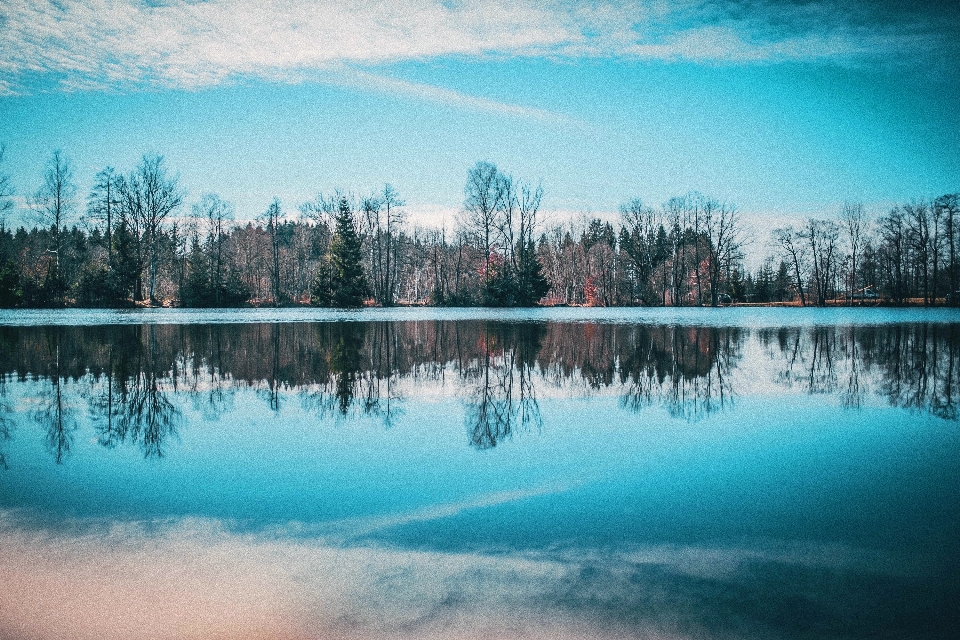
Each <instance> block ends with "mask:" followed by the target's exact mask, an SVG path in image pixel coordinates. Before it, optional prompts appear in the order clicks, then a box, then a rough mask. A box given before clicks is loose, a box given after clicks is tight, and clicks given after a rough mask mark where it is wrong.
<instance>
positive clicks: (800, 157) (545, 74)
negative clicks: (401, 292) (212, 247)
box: [0, 0, 960, 224]
mask: <svg viewBox="0 0 960 640" xmlns="http://www.w3.org/2000/svg"><path fill="white" fill-rule="evenodd" d="M864 4H867V5H868V6H866V7H864V6H861V4H860V3H854V2H822V1H817V0H814V1H812V2H803V3H799V2H786V1H783V2H771V1H755V2H635V1H628V2H615V3H594V4H590V3H582V2H581V3H572V2H547V1H539V2H524V1H522V0H515V1H513V2H505V1H499V0H479V1H475V2H468V1H464V2H435V1H432V0H410V1H408V2H393V3H382V2H357V3H349V4H348V3H324V4H316V3H310V2H305V1H303V0H285V1H280V0H277V1H275V2H263V1H261V0H256V1H255V0H241V1H236V2H227V1H216V0H215V1H209V2H202V1H190V2H176V1H158V2H128V1H124V0H83V1H81V0H60V1H59V2H56V3H47V2H42V1H37V0H4V2H3V4H2V5H0V143H3V144H6V148H7V153H6V159H5V163H4V166H3V167H0V170H2V171H4V172H5V173H7V174H9V175H10V176H11V181H12V183H13V186H14V188H15V189H16V192H17V201H18V203H19V204H21V205H23V206H26V203H27V198H28V197H29V195H30V194H32V193H33V192H35V191H36V189H37V188H38V186H39V184H40V181H41V176H42V172H43V167H44V164H45V163H46V162H47V160H48V159H49V158H50V155H51V154H52V153H53V151H54V150H55V149H62V150H63V151H64V153H65V154H66V155H67V156H68V157H69V158H70V159H71V160H72V162H73V163H74V165H75V167H76V182H77V184H78V186H79V194H80V195H81V196H82V195H83V194H85V193H86V192H87V191H88V190H89V187H90V185H91V184H92V179H93V175H94V174H95V173H96V171H98V170H99V169H101V168H102V167H104V166H106V165H108V164H109V165H112V166H114V167H116V168H117V169H119V170H121V171H123V172H127V171H129V170H130V169H131V168H132V167H133V166H134V165H135V164H136V162H137V161H138V159H139V157H140V156H141V155H142V154H143V153H147V152H157V153H160V154H162V155H163V156H164V157H165V158H166V160H167V162H168V164H169V166H170V168H171V169H172V170H173V171H174V172H176V173H179V174H180V179H181V184H182V185H183V187H185V188H186V189H187V191H188V197H187V199H186V202H187V204H188V205H189V204H190V203H191V202H195V201H198V200H199V199H200V197H201V196H202V195H203V194H204V193H208V192H216V193H218V194H220V195H221V197H223V198H225V199H227V200H230V201H232V202H233V203H234V205H235V207H236V211H237V216H238V218H241V219H243V218H252V217H255V216H256V215H258V214H259V213H260V212H262V211H263V210H264V209H266V207H267V205H268V204H269V203H270V201H271V200H272V198H273V197H274V196H275V195H276V196H279V197H280V199H281V201H282V202H283V204H284V207H285V209H286V210H287V211H289V212H295V210H296V207H297V206H298V205H299V204H300V203H302V202H304V201H306V200H309V199H312V198H313V197H314V196H315V195H316V193H317V192H320V191H323V192H329V191H332V190H333V189H335V188H340V189H344V190H348V191H353V192H357V193H367V192H370V191H372V190H374V189H377V188H378V187H382V185H383V184H384V183H385V182H390V183H391V184H393V185H394V187H396V188H397V189H398V190H399V191H400V193H401V195H402V196H403V198H404V199H405V200H406V202H407V208H408V209H409V210H410V212H411V214H412V215H413V216H414V217H415V218H416V219H417V220H419V221H423V222H431V221H432V222H437V221H440V220H444V219H445V220H446V221H447V222H448V223H451V222H452V220H453V216H454V215H455V213H456V211H457V209H459V207H460V206H461V205H462V201H463V184H464V181H465V177H466V172H467V170H468V169H469V167H471V166H472V165H473V164H474V163H475V162H476V161H477V160H490V161H493V162H495V163H497V164H498V165H499V166H500V167H501V168H502V169H504V170H506V171H508V172H510V173H513V174H514V175H515V176H517V177H521V178H524V179H526V180H529V181H532V182H536V181H542V183H543V186H544V190H545V198H544V207H545V209H547V210H548V211H551V212H554V213H553V217H554V219H555V220H562V219H565V218H566V217H568V216H570V215H577V214H579V213H582V212H587V213H599V214H607V215H609V214H610V213H612V212H615V211H616V209H617V207H618V205H619V204H620V203H621V202H624V201H625V200H627V199H629V198H633V197H640V198H641V199H642V200H643V201H644V202H645V203H647V204H650V205H659V204H661V203H662V202H664V201H665V200H666V199H668V198H669V197H671V196H674V195H682V194H684V193H686V192H687V191H690V190H699V191H702V192H704V193H706V194H708V195H712V196H714V197H716V198H719V199H722V200H726V201H728V202H731V203H734V204H736V205H737V206H738V207H739V209H740V210H741V212H743V213H744V214H745V215H746V216H748V217H749V218H750V219H753V220H770V221H772V222H771V224H773V223H775V222H776V221H780V220H782V219H784V218H788V217H791V216H807V215H834V214H836V213H837V212H838V211H839V207H840V206H841V204H842V203H843V202H844V201H846V200H860V201H863V202H864V203H865V204H866V205H867V208H868V210H869V211H871V212H872V213H883V212H884V210H885V209H886V208H887V207H889V206H890V205H891V204H892V203H895V202H903V201H909V200H911V199H916V198H931V197H936V196H937V195H940V194H943V193H947V192H955V191H958V190H960V82H958V80H960V45H958V42H960V10H958V9H957V8H955V7H952V6H951V4H950V3H943V4H942V5H937V4H936V3H926V4H922V5H918V4H917V3H912V4H911V3H893V2H886V3H884V2H881V3H864ZM80 209H81V207H78V213H79V211H80ZM187 210H188V207H185V208H184V212H185V213H186V211H187ZM21 214H23V211H21Z"/></svg>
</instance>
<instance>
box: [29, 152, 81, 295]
mask: <svg viewBox="0 0 960 640" xmlns="http://www.w3.org/2000/svg"><path fill="white" fill-rule="evenodd" d="M76 193H77V187H76V185H75V184H74V183H73V166H72V165H71V164H70V161H69V160H68V159H67V158H66V157H65V156H64V155H63V153H62V152H61V151H60V150H59V149H58V150H56V151H54V152H53V157H52V158H51V159H50V161H49V162H48V163H47V168H46V171H45V172H44V174H43V184H41V185H40V188H39V189H38V190H37V192H36V194H35V195H34V198H33V205H34V210H35V212H36V215H37V217H38V218H39V222H40V224H41V226H43V227H45V228H47V229H49V231H50V244H49V246H48V248H47V253H49V254H50V256H51V259H50V263H49V265H48V268H47V272H46V276H45V278H44V284H43V285H42V290H43V292H44V295H43V297H44V298H45V299H46V302H47V303H49V304H55V305H57V306H62V305H63V303H64V296H65V294H66V292H67V288H68V287H67V283H66V282H64V280H63V275H62V273H61V271H60V257H61V252H62V249H63V231H64V227H65V225H66V223H67V221H68V220H69V218H70V216H71V215H72V213H73V207H74V201H73V198H74V196H75V195H76Z"/></svg>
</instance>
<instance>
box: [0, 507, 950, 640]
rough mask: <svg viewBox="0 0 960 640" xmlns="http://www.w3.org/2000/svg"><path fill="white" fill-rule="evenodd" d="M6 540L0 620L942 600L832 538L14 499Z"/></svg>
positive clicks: (36, 622)
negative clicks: (439, 547) (545, 538)
mask: <svg viewBox="0 0 960 640" xmlns="http://www.w3.org/2000/svg"><path fill="white" fill-rule="evenodd" d="M500 498H501V499H510V497H509V496H500ZM0 542H2V543H0V571H2V574H3V576H4V586H3V588H2V589H0V637H18V638H67V637H69V638H77V639H83V638H98V639H101V640H112V639H114V638H131V637H151V638H160V639H162V638H474V637H476V638H479V637H484V638H507V637H510V638H601V637H603V638H627V637H630V638H688V637H698V638H721V637H741V638H776V637H790V636H791V632H793V631H796V630H797V628H796V625H797V624H799V622H798V621H797V620H791V618H790V616H791V615H795V614H798V613H803V612H804V611H805V612H807V613H815V614H816V615H818V616H820V620H822V624H824V625H826V626H827V627H831V628H832V629H833V630H834V631H840V632H841V633H838V634H837V635H838V637H843V636H845V635H849V634H845V633H842V631H844V630H845V629H846V630H847V631H850V630H851V628H850V627H849V623H850V621H851V620H853V619H854V618H856V617H858V616H859V615H860V614H858V613H857V612H856V611H850V610H849V608H850V607H859V608H860V609H861V610H862V611H864V612H865V613H868V614H869V613H870V612H871V611H873V610H874V609H875V608H876V606H877V601H878V599H881V598H882V597H884V596H888V595H889V593H888V591H890V590H896V593H897V597H898V598H899V602H900V603H901V604H903V605H910V606H913V605H919V606H920V609H919V612H918V615H922V614H923V613H924V612H923V610H924V609H929V608H930V607H931V606H937V603H936V602H932V603H921V602H920V599H921V598H922V597H923V596H924V595H925V594H923V593H922V591H918V589H917V586H916V581H915V580H913V577H914V576H916V575H919V574H921V573H925V572H929V571H930V570H931V569H930V567H928V566H925V565H924V564H923V563H922V562H916V561H914V562H911V561H909V560H905V559H903V558H894V557H886V556H883V555H881V554H878V553H873V552H868V551H865V550H857V549H851V548H848V547H844V546H840V545H834V546H830V545H826V546H824V545H813V544H811V545H806V546H805V545H797V544H794V545H792V546H785V545H783V544H778V543H776V542H770V541H767V542H758V543H757V544H756V545H754V546H752V547H749V546H748V547H745V546H742V545H741V546H728V547H724V546H717V547H712V548H711V547H700V546H686V547H685V546H676V545H671V546H649V547H644V548H635V549H628V550H625V551H619V552H612V551H607V550H592V551H591V550H584V549H553V550H546V551H539V552H529V551H528V552H514V553H508V554H483V553H438V552H427V551H411V550H404V549H398V548H391V547H384V546H370V545H367V546H355V547H350V546H341V545H336V544H331V543H330V542H329V541H326V540H323V539H317V538H312V537H304V536H302V535H300V532H299V531H297V530H295V529H291V531H286V532H285V531H271V532H269V533H260V534H250V533H238V532H235V531H232V530H231V529H230V528H229V527H228V526H227V525H226V524H225V523H222V522H218V521H215V520H199V519H185V520H177V521H168V522H164V523H159V524H158V523H124V522H118V523H102V522H96V523H91V522H86V523H75V524H73V525H70V526H68V527H67V528H66V529H65V530H59V531H52V530H43V529H39V530H38V529H36V528H35V527H31V526H30V525H29V524H28V523H25V522H24V521H22V520H21V519H20V518H19V517H18V516H17V515H16V514H15V513H12V512H5V513H2V512H0ZM734 607H736V608H737V609H738V613H739V615H738V616H736V617H731V616H730V609H732V608H734ZM844 616H848V617H847V618H845V617H844ZM941 616H942V614H941ZM889 617H890V614H886V615H885V614H883V613H882V612H881V613H880V614H879V615H878V617H877V619H876V620H875V621H873V622H872V623H870V624H868V625H867V626H868V627H875V626H876V625H882V624H886V623H889V620H888V618H889ZM861 622H862V621H861ZM901 622H902V621H901ZM908 623H909V621H908ZM825 630H826V629H825ZM859 630H860V631H864V630H869V629H867V628H864V627H861V628H860V629H859ZM911 635H915V634H911V633H907V634H906V635H904V636H903V637H910V636H911Z"/></svg>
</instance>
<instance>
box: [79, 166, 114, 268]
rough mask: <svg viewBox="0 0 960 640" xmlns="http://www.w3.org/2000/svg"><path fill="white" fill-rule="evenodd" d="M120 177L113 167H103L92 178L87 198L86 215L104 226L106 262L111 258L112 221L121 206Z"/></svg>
mask: <svg viewBox="0 0 960 640" xmlns="http://www.w3.org/2000/svg"><path fill="white" fill-rule="evenodd" d="M119 178H120V176H118V175H117V174H116V172H114V170H113V167H105V168H104V169H102V170H101V171H100V172H99V173H98V174H97V175H96V177H95V178H94V180H95V181H96V182H94V185H93V188H92V189H91V190H90V195H89V196H87V215H88V216H90V217H91V218H93V219H94V220H100V221H102V222H103V224H104V238H105V240H106V243H107V260H108V261H109V260H110V259H111V258H112V256H113V242H112V233H113V221H114V216H115V215H116V213H117V210H118V209H119V206H120V204H121V202H122V201H121V199H120V189H119V188H118V187H119V186H120V184H119V180H118V179H119Z"/></svg>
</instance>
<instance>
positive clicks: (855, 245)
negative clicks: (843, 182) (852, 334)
mask: <svg viewBox="0 0 960 640" xmlns="http://www.w3.org/2000/svg"><path fill="white" fill-rule="evenodd" d="M840 219H841V220H842V221H843V228H844V230H845V231H846V232H847V242H848V243H849V245H850V304H853V294H854V293H855V292H856V289H857V258H859V257H860V255H861V253H862V251H863V245H864V242H866V232H867V220H866V217H865V216H864V213H863V204H861V203H859V202H848V203H846V204H845V205H843V211H842V212H841V213H840Z"/></svg>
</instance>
